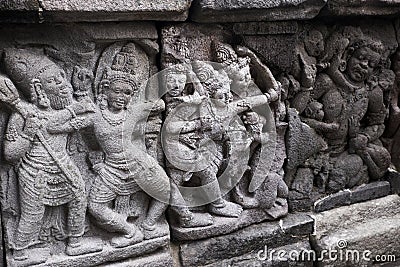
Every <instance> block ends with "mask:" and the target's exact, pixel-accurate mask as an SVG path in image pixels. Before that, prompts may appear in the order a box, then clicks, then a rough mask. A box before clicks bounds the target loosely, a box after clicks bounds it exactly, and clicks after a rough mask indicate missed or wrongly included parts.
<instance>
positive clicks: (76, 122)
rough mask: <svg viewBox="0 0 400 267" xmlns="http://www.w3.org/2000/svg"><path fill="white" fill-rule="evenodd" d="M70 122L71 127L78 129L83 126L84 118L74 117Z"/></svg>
mask: <svg viewBox="0 0 400 267" xmlns="http://www.w3.org/2000/svg"><path fill="white" fill-rule="evenodd" d="M69 124H70V125H71V127H72V128H73V129H74V130H76V131H78V130H79V129H82V128H83V119H82V118H74V119H72V120H70V122H69Z"/></svg>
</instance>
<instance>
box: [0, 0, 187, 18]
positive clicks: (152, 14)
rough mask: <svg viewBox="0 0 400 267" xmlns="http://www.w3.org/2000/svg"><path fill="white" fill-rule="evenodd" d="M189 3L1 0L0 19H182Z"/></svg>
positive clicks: (179, 0) (175, 0)
mask: <svg viewBox="0 0 400 267" xmlns="http://www.w3.org/2000/svg"><path fill="white" fill-rule="evenodd" d="M190 4H191V0H167V1H158V2H157V1H156V2H154V1H147V0H146V1H134V0H129V1H122V0H118V1H112V0H107V1H102V0H90V1H79V0H73V1H64V0H5V1H1V3H0V12H2V11H3V12H4V17H2V18H1V19H0V21H11V22H81V21H133V20H164V21H184V20H186V18H187V17H188V13H189V7H190ZM12 15H14V16H16V17H14V18H13V17H12Z"/></svg>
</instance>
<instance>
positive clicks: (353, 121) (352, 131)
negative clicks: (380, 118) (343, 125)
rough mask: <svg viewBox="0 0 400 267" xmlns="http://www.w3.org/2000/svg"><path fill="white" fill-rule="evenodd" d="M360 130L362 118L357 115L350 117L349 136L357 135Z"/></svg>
mask: <svg viewBox="0 0 400 267" xmlns="http://www.w3.org/2000/svg"><path fill="white" fill-rule="evenodd" d="M359 131H360V120H359V119H358V118H357V117H354V116H351V117H350V118H349V136H350V137H355V136H356V135H357V134H358V132H359Z"/></svg>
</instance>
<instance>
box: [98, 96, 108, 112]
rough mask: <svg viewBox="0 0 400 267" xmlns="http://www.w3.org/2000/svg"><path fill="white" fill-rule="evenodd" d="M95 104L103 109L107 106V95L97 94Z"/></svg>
mask: <svg viewBox="0 0 400 267" xmlns="http://www.w3.org/2000/svg"><path fill="white" fill-rule="evenodd" d="M97 104H98V105H99V107H100V109H101V110H105V109H106V108H107V106H108V102H107V96H106V95H105V94H99V95H98V96H97Z"/></svg>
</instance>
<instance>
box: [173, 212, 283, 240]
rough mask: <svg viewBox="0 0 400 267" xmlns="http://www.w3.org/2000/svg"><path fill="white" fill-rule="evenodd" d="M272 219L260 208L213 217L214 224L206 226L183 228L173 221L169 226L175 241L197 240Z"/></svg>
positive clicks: (272, 218)
mask: <svg viewBox="0 0 400 267" xmlns="http://www.w3.org/2000/svg"><path fill="white" fill-rule="evenodd" d="M286 210H287V209H286ZM284 215H286V214H281V216H278V217H282V216H284ZM274 219H276V218H274V217H272V216H271V215H269V214H267V213H265V212H264V211H262V210H257V209H252V210H244V211H243V212H242V214H241V215H240V217H239V218H227V217H215V218H214V224H213V225H210V226H207V227H196V228H185V227H180V226H178V224H177V223H174V224H172V226H171V235H172V238H173V240H177V241H188V240H198V239H203V238H208V237H212V236H218V235H224V234H229V233H232V232H235V231H237V230H239V229H242V228H244V227H246V226H249V225H251V224H255V223H260V222H263V221H266V220H270V221H272V220H274Z"/></svg>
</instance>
